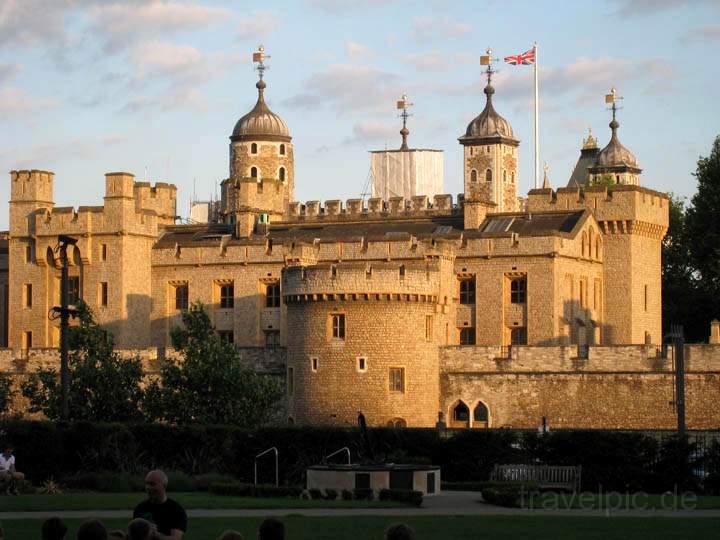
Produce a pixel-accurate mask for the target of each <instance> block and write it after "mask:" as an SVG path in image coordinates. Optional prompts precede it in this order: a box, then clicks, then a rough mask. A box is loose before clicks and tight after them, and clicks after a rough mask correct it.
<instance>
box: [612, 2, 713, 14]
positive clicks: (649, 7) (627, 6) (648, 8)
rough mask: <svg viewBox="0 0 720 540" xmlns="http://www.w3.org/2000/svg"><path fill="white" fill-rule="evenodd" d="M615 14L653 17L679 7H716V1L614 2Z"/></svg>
mask: <svg viewBox="0 0 720 540" xmlns="http://www.w3.org/2000/svg"><path fill="white" fill-rule="evenodd" d="M615 3H616V4H617V5H618V11H617V14H618V15H621V16H634V15H638V16H645V15H654V14H656V13H658V12H660V11H666V10H670V9H676V8H679V7H685V6H688V7H696V6H698V5H700V4H710V5H717V1H716V0H616V1H615Z"/></svg>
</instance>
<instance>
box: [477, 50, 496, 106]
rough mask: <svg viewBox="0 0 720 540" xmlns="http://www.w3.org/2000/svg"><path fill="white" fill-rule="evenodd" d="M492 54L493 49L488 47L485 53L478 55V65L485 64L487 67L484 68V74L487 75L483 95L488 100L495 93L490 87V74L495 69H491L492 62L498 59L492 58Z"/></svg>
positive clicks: (491, 74)
mask: <svg viewBox="0 0 720 540" xmlns="http://www.w3.org/2000/svg"><path fill="white" fill-rule="evenodd" d="M492 54H493V50H492V49H491V48H490V47H488V48H487V50H486V51H485V54H484V55H482V56H481V57H480V65H481V66H487V69H486V70H485V75H486V76H487V86H485V95H486V96H487V99H488V101H490V100H492V95H493V94H494V93H495V89H494V88H493V87H492V76H493V74H494V73H496V71H495V70H494V69H493V67H492V65H493V63H494V62H497V61H498V59H497V58H494V57H493V55H492Z"/></svg>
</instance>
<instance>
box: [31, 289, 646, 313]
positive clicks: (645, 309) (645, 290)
mask: <svg viewBox="0 0 720 540" xmlns="http://www.w3.org/2000/svg"><path fill="white" fill-rule="evenodd" d="M647 306H648V286H647V285H645V311H647ZM28 307H30V306H28Z"/></svg>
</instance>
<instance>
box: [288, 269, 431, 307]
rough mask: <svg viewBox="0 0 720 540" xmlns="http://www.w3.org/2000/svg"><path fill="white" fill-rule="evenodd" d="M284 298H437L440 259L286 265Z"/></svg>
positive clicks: (300, 299) (398, 299)
mask: <svg viewBox="0 0 720 540" xmlns="http://www.w3.org/2000/svg"><path fill="white" fill-rule="evenodd" d="M282 290H283V294H284V295H285V298H286V301H288V302H290V303H293V302H302V301H319V300H397V301H400V300H405V301H416V302H417V301H423V302H437V298H438V295H439V290H440V263H439V262H438V261H437V260H414V261H403V262H388V261H374V262H372V263H369V262H365V261H351V262H342V263H337V264H331V263H320V264H317V265H313V266H290V267H287V268H284V269H283V271H282Z"/></svg>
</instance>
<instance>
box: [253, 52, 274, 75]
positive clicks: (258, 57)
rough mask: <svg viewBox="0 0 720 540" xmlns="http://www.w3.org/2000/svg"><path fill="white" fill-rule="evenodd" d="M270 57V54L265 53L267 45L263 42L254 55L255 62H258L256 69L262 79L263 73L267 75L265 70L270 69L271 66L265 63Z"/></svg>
mask: <svg viewBox="0 0 720 540" xmlns="http://www.w3.org/2000/svg"><path fill="white" fill-rule="evenodd" d="M270 58H271V57H270V56H269V55H266V54H265V47H264V46H263V45H262V44H260V45H259V46H258V48H257V51H255V52H254V53H253V55H252V60H253V63H255V64H257V66H255V70H256V71H257V72H258V76H259V77H260V80H261V81H262V80H263V75H265V70H266V69H270V66H268V65H265V60H269V59H270Z"/></svg>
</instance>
